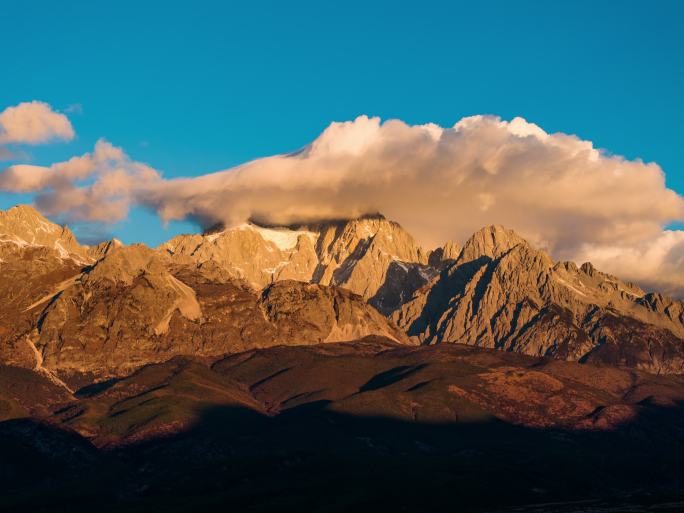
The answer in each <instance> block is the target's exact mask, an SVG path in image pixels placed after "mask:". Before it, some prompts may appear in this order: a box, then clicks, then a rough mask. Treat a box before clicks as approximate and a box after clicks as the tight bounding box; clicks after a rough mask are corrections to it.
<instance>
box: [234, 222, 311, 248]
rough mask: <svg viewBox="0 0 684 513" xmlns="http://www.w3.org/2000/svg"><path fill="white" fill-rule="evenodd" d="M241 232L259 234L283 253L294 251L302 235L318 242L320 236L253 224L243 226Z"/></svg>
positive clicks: (306, 231)
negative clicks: (248, 231) (247, 231)
mask: <svg viewBox="0 0 684 513" xmlns="http://www.w3.org/2000/svg"><path fill="white" fill-rule="evenodd" d="M238 229H240V230H251V231H254V232H256V233H258V234H259V235H260V236H261V238H262V239H264V240H265V241H268V242H272V243H273V244H275V245H276V247H277V248H278V249H279V250H281V251H289V250H291V249H294V247H295V246H296V245H297V241H298V240H299V237H300V236H301V235H304V236H306V237H309V238H310V239H311V240H312V241H314V242H315V241H316V239H317V238H318V235H317V234H315V233H314V232H310V231H308V230H290V229H289V228H263V227H261V226H256V225H253V224H243V225H240V226H238Z"/></svg>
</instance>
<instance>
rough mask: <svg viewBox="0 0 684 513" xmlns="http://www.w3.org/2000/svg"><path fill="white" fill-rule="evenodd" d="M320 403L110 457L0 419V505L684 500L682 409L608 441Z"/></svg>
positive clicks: (79, 508)
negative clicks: (369, 413)
mask: <svg viewBox="0 0 684 513" xmlns="http://www.w3.org/2000/svg"><path fill="white" fill-rule="evenodd" d="M399 372H401V371H399ZM328 404H329V402H328V401H324V400H322V401H314V402H311V403H307V404H305V405H303V406H300V407H295V408H291V409H289V410H287V411H286V412H284V413H281V414H280V415H276V416H267V415H264V414H261V413H259V412H257V411H255V410H254V409H250V408H246V407H210V408H206V409H205V410H204V411H203V412H202V413H201V417H200V420H199V422H197V423H196V424H195V425H194V426H193V427H192V428H190V429H188V430H187V431H185V432H182V433H178V434H175V435H171V436H166V437H160V438H155V439H148V440H145V441H143V442H138V443H135V444H133V445H129V446H125V447H120V448H116V449H111V450H102V449H97V448H95V447H94V446H92V445H91V444H90V443H89V442H87V441H86V440H85V439H83V438H81V437H79V436H77V435H74V434H73V433H69V432H65V431H62V430H60V429H58V428H56V427H51V426H49V425H44V424H40V423H38V422H36V421H32V420H27V419H23V420H11V421H6V422H3V423H0V483H2V484H1V485H0V488H1V489H2V494H1V496H0V497H1V498H0V510H2V511H22V510H23V511H34V512H40V511H50V512H53V513H54V512H57V511H69V512H91V511H99V512H114V511H116V512H121V511H126V512H127V511H131V512H132V511H146V512H149V511H164V512H181V511H213V510H219V511H224V510H225V511H255V512H256V511H297V510H299V511H302V510H304V511H321V512H343V511H410V512H417V511H430V512H440V511H499V510H501V511H511V509H510V508H511V507H513V506H521V505H525V504H539V503H544V504H547V505H546V506H540V507H539V508H537V509H535V508H533V507H531V506H528V507H525V508H521V509H516V510H515V511H558V512H565V511H568V512H569V511H578V510H581V511H616V510H615V509H608V508H609V506H608V505H610V507H614V506H615V504H619V503H622V504H625V505H626V506H624V507H623V508H622V509H620V510H619V511H647V507H649V505H652V504H663V503H666V502H676V501H683V500H684V492H683V491H682V490H684V470H683V469H682V466H681V462H682V461H683V457H684V436H682V435H683V432H682V430H683V427H684V404H683V403H677V404H676V405H674V406H671V407H665V406H659V405H656V404H653V403H651V402H649V401H648V400H645V401H643V406H644V407H643V408H642V409H641V410H640V414H639V416H638V417H637V418H635V419H633V420H632V421H630V422H627V423H624V424H622V425H620V426H619V427H618V428H616V429H615V430H613V431H608V432H606V431H574V430H561V429H532V428H526V427H521V426H515V425H512V424H508V423H505V422H502V421H499V420H497V419H495V418H490V419H488V420H482V421H477V422H449V423H421V422H410V421H405V420H398V419H391V418H386V417H385V418H381V417H363V416H355V415H349V414H343V413H338V412H334V411H330V410H329V409H328ZM569 501H588V502H586V503H583V505H582V506H581V508H580V507H579V506H578V505H577V504H568V502H569ZM556 502H557V503H560V504H556V505H549V503H556ZM604 506H605V508H604ZM682 507H684V502H679V503H675V504H674V505H671V506H670V507H662V508H660V509H658V511H681V508H682ZM590 508H594V509H590ZM668 508H670V509H668ZM648 511H651V510H650V509H648Z"/></svg>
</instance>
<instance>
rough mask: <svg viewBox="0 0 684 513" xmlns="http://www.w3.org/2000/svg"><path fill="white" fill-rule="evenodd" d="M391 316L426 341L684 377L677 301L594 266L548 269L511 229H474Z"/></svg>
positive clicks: (543, 257) (683, 327)
mask: <svg viewBox="0 0 684 513" xmlns="http://www.w3.org/2000/svg"><path fill="white" fill-rule="evenodd" d="M392 318H393V319H394V320H395V321H396V322H397V323H398V325H399V326H400V327H403V328H404V329H405V330H406V331H407V333H408V334H409V335H412V336H415V337H417V338H418V339H419V340H420V341H421V342H422V343H427V344H434V343H440V342H458V343H463V344H469V345H476V346H481V347H491V348H498V349H503V350H508V351H517V352H521V353H525V354H529V355H535V356H552V357H555V358H561V359H566V360H581V361H593V362H602V363H612V364H617V365H626V366H630V367H636V368H640V369H646V370H649V371H651V372H656V373H681V372H684V343H683V342H682V340H681V338H683V337H684V317H683V316H682V303H681V302H680V301H674V300H671V299H667V298H664V297H662V296H656V295H654V294H646V293H644V291H643V290H641V289H640V288H639V287H637V286H635V285H633V284H631V283H625V282H622V281H620V280H619V279H618V278H616V277H614V276H610V275H607V274H604V273H601V272H599V271H597V270H596V269H594V268H593V266H591V264H588V263H587V264H584V265H582V266H581V267H580V268H578V267H577V266H576V265H575V264H574V263H572V262H558V263H554V262H553V260H551V258H550V257H549V256H548V255H547V254H546V253H544V252H543V251H539V250H537V249H535V248H533V247H532V246H530V245H529V244H528V243H527V242H526V241H525V240H523V239H522V238H521V237H519V236H518V235H517V234H515V233H514V232H512V231H510V230H506V229H504V228H502V227H500V226H490V227H488V228H485V229H483V230H480V231H479V232H477V233H475V234H474V235H473V236H472V237H471V238H470V239H469V240H468V241H467V242H466V244H465V245H464V247H463V249H462V251H461V253H460V254H459V256H458V258H457V259H456V261H455V262H454V263H453V264H452V265H451V266H450V267H448V268H447V269H446V270H445V271H443V272H442V273H441V275H440V276H439V278H437V279H436V280H434V281H433V282H432V283H431V284H430V285H429V286H427V287H424V288H423V289H421V290H420V291H418V292H417V293H416V294H415V295H414V297H413V298H412V299H411V300H409V301H407V302H406V303H405V304H403V305H402V306H400V307H399V308H398V309H397V310H395V312H394V313H393V314H392Z"/></svg>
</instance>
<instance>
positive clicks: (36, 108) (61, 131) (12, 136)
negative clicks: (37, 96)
mask: <svg viewBox="0 0 684 513" xmlns="http://www.w3.org/2000/svg"><path fill="white" fill-rule="evenodd" d="M73 138H74V129H73V127H72V126H71V123H70V122H69V119H68V118H67V117H66V116H65V115H64V114H60V113H59V112H55V111H54V110H52V108H51V107H50V106H49V105H48V104H47V103H43V102H38V101H32V102H24V103H20V104H19V105H16V106H14V107H8V108H6V109H5V110H4V111H2V112H0V144H39V143H43V142H46V141H49V140H51V139H62V140H65V141H69V140H71V139H73Z"/></svg>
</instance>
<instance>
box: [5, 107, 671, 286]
mask: <svg viewBox="0 0 684 513" xmlns="http://www.w3.org/2000/svg"><path fill="white" fill-rule="evenodd" d="M100 144H102V145H104V144H105V143H100ZM114 150H116V151H119V152H120V154H117V156H116V158H114V159H105V160H104V161H102V162H98V161H97V149H96V151H95V152H94V153H93V154H92V155H89V156H84V157H87V158H86V161H87V164H88V165H89V166H90V167H88V169H89V171H84V172H83V173H85V174H86V175H87V177H88V179H87V180H84V179H83V176H82V174H79V172H78V171H73V169H72V168H74V166H75V165H74V164H72V163H71V162H72V161H69V162H67V163H61V164H55V165H53V166H51V167H49V168H40V167H36V166H30V167H29V166H13V167H10V168H8V169H6V170H5V171H4V172H2V173H0V188H2V189H3V190H15V191H16V190H19V186H18V185H17V184H21V188H20V190H21V191H27V190H32V191H34V192H38V193H39V196H38V198H39V201H38V205H39V206H41V205H42V206H44V207H45V209H46V210H47V211H48V213H50V214H61V215H62V216H64V217H66V218H72V219H79V220H83V219H89V218H92V219H94V220H100V221H114V220H117V219H119V218H121V217H123V216H125V215H126V214H127V211H128V206H129V205H130V204H138V205H142V206H146V207H148V208H150V209H153V210H155V211H156V212H157V213H158V214H159V215H160V217H161V218H162V219H164V220H165V221H170V220H179V219H186V218H191V219H195V220H197V221H198V222H200V223H201V224H203V225H205V226H208V225H211V224H214V223H216V222H222V223H224V224H226V225H228V226H230V225H235V224H239V223H242V222H244V221H246V220H247V219H250V218H251V219H257V220H260V221H263V222H267V223H271V224H293V223H303V222H312V221H321V220H328V219H344V218H352V217H357V216H360V215H363V214H366V213H369V212H382V213H383V214H384V215H385V216H387V217H388V218H390V219H393V220H396V221H398V222H400V223H401V224H403V225H404V226H405V227H406V228H407V229H408V230H409V231H410V232H412V233H413V234H414V235H415V236H416V237H417V238H418V240H419V241H420V242H422V243H423V244H425V245H426V246H428V247H430V246H436V245H438V244H441V243H443V242H444V241H446V240H449V239H453V240H460V241H463V240H464V239H465V238H466V237H468V236H469V235H470V234H471V233H472V232H473V231H475V230H477V229H479V228H480V227H482V226H484V225H488V224H495V223H498V224H505V225H507V226H509V227H511V228H513V229H515V230H517V231H518V232H520V234H521V235H523V236H524V237H526V238H528V239H529V240H531V241H532V242H533V243H535V244H536V245H538V246H540V247H542V248H544V249H547V250H549V251H551V253H552V254H553V255H554V256H555V257H556V258H563V259H573V260H580V259H592V260H594V261H595V263H597V264H598V265H602V266H603V268H604V269H605V270H607V271H609V272H613V273H615V274H619V275H621V276H623V277H624V278H626V279H635V280H638V281H640V282H641V283H643V284H645V285H647V286H648V285H658V286H659V287H661V288H664V289H666V290H668V291H670V292H675V293H679V292H681V291H684V271H681V270H680V269H681V268H682V266H679V265H678V263H679V260H680V258H679V257H678V255H679V254H680V253H682V254H684V250H680V249H679V248H680V247H684V236H683V235H682V232H679V231H665V230H664V228H665V227H666V226H667V225H668V223H671V222H673V221H676V220H681V219H683V218H684V199H683V198H682V197H681V196H679V195H678V194H677V193H676V192H675V191H673V190H671V189H668V188H667V187H666V185H665V176H664V173H663V171H662V170H661V168H660V167H659V166H658V165H657V164H654V163H644V162H642V161H640V160H633V161H630V160H626V159H624V158H622V157H619V156H612V155H608V154H605V153H603V152H602V151H601V150H598V149H596V148H595V147H594V145H593V144H592V142H590V141H586V140H582V139H579V138H578V137H576V136H573V135H567V134H563V133H555V134H549V133H547V132H545V131H544V130H543V129H542V128H541V127H539V126H537V125H536V124H534V123H530V122H528V121H526V120H524V119H523V118H520V117H518V118H514V119H513V120H511V121H505V120H502V119H500V118H498V117H495V116H472V117H467V118H463V119H461V120H460V121H458V122H457V123H456V124H455V125H454V126H452V127H445V128H443V127H440V126H437V125H435V124H425V125H413V126H412V125H408V124H406V123H404V122H402V121H399V120H388V121H385V122H382V121H381V120H380V119H379V118H377V117H367V116H359V117H358V118H356V119H355V120H353V121H347V122H336V123H332V124H331V125H330V126H328V127H327V128H326V129H325V130H324V131H323V133H321V135H320V136H319V137H318V138H316V139H315V140H314V141H313V142H311V143H310V144H309V145H307V146H306V147H304V148H303V149H302V150H300V151H297V152H294V153H290V154H285V155H276V156H272V157H267V158H262V159H258V160H254V161H251V162H247V163H245V164H243V165H240V166H237V167H234V168H231V169H227V170H224V171H219V172H215V173H210V174H205V175H201V176H196V177H191V178H180V179H171V180H165V179H163V178H162V177H161V175H160V174H158V173H157V172H156V171H154V170H153V169H151V168H149V167H147V166H145V165H144V164H140V163H137V162H132V161H131V160H130V159H128V157H126V156H125V154H124V153H123V152H122V151H121V150H118V149H115V148H114V147H111V145H110V146H109V147H108V151H110V152H112V151H114ZM100 151H104V150H103V149H102V148H101V150H100ZM84 157H78V158H77V159H84ZM72 160H74V159H72ZM89 202H93V203H97V204H96V205H95V204H94V205H89ZM623 254H624V255H625V258H624V259H623V258H621V257H620V255H623ZM664 270H667V271H668V272H667V273H665V272H663V271H664Z"/></svg>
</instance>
